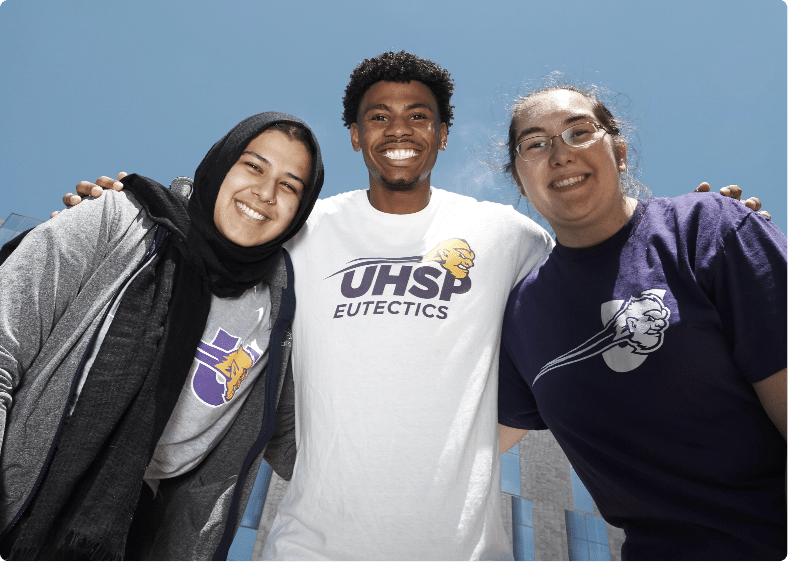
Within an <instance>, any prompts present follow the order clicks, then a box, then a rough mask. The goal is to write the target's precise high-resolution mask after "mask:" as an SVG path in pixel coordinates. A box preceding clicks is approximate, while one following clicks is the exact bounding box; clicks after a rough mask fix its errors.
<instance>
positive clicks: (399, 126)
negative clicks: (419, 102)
mask: <svg viewBox="0 0 788 562" xmlns="http://www.w3.org/2000/svg"><path fill="white" fill-rule="evenodd" d="M412 133H413V128H412V127H411V122H410V120H409V119H408V117H407V116H405V115H402V116H396V115H395V116H392V118H391V119H390V120H389V124H388V127H386V134H388V135H392V136H395V137H401V136H405V135H410V134H412Z"/></svg>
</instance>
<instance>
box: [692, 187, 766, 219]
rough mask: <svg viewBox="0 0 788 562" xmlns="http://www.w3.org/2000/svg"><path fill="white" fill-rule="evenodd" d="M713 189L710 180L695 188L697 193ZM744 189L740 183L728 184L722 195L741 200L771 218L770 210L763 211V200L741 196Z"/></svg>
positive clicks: (721, 191) (721, 190)
mask: <svg viewBox="0 0 788 562" xmlns="http://www.w3.org/2000/svg"><path fill="white" fill-rule="evenodd" d="M708 191H711V186H710V185H709V183H708V182H705V181H704V182H703V183H701V184H700V185H699V186H698V187H696V188H695V193H705V192H708ZM741 194H742V190H741V187H739V186H738V185H726V186H725V187H722V188H720V195H724V196H725V197H730V198H731V199H736V200H737V201H740V202H741V203H742V204H743V205H744V206H745V207H749V208H750V209H752V210H753V211H758V212H759V213H760V214H762V215H763V216H764V217H766V218H767V219H771V218H772V215H771V214H770V213H769V211H761V200H760V199H758V198H757V197H750V198H748V199H742V198H741Z"/></svg>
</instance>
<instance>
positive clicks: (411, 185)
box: [383, 178, 418, 192]
mask: <svg viewBox="0 0 788 562" xmlns="http://www.w3.org/2000/svg"><path fill="white" fill-rule="evenodd" d="M417 184H418V181H417V180H412V181H410V180H404V179H401V180H393V181H390V180H387V179H385V178H383V185H384V186H385V188H386V189H388V190H389V191H398V192H405V191H413V190H414V189H415V188H416V185H417Z"/></svg>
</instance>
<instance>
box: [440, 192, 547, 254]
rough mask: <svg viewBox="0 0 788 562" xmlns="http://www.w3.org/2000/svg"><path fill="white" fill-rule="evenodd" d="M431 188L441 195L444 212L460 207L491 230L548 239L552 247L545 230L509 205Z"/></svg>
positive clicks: (456, 209)
mask: <svg viewBox="0 0 788 562" xmlns="http://www.w3.org/2000/svg"><path fill="white" fill-rule="evenodd" d="M433 190H434V192H435V193H436V194H438V195H439V196H440V197H441V201H442V206H443V207H444V212H446V211H449V212H452V211H458V210H460V209H462V210H465V211H467V212H469V213H472V215H473V217H474V220H477V221H481V222H484V223H485V225H486V226H487V227H488V228H490V229H491V230H503V231H506V233H507V234H515V233H517V234H520V235H524V236H527V237H534V238H539V239H541V240H548V241H549V243H550V246H551V247H552V238H551V237H550V235H549V234H548V233H547V231H546V230H545V229H544V228H542V227H541V226H539V225H538V224H536V223H535V222H534V221H533V220H531V219H530V218H528V217H526V216H525V215H523V214H522V213H520V212H518V211H517V210H515V208H514V207H512V206H511V205H502V204H501V203H493V202H492V201H477V200H476V199H474V198H473V197H468V196H467V195H460V194H458V193H453V192H451V191H446V190H443V189H437V188H434V187H433Z"/></svg>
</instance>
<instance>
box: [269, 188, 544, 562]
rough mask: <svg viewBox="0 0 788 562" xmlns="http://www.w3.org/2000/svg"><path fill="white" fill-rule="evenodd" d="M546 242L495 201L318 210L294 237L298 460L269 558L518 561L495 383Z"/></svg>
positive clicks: (345, 199) (336, 205)
mask: <svg viewBox="0 0 788 562" xmlns="http://www.w3.org/2000/svg"><path fill="white" fill-rule="evenodd" d="M551 247H552V240H551V239H550V237H549V235H548V234H547V233H546V232H545V231H544V230H543V229H541V228H540V227H538V226H537V225H536V224H535V223H533V222H532V221H530V220H529V219H527V218H526V217H524V216H522V215H520V214H519V213H517V212H516V211H514V210H513V209H512V208H511V207H504V206H502V205H498V204H495V203H480V202H477V201H475V200H474V199H471V198H469V197H464V196H460V195H456V194H453V193H449V192H446V191H442V190H439V189H435V188H433V189H432V195H431V200H430V203H429V205H428V206H427V207H426V208H425V209H423V210H422V211H420V212H418V213H414V214H409V215H392V214H386V213H381V212H379V211H377V210H375V209H374V208H373V207H372V206H371V205H370V204H369V201H368V199H367V195H366V192H365V191H355V192H350V193H344V194H341V195H337V196H335V197H331V198H329V199H326V200H322V201H318V204H317V205H316V206H315V209H314V211H313V212H312V215H311V217H310V218H309V221H308V222H307V224H306V226H305V227H304V228H303V229H302V231H301V232H300V233H299V235H298V236H297V237H296V238H295V239H294V240H293V241H292V242H291V243H290V244H289V248H288V249H289V251H290V254H291V257H292V258H293V264H294V268H295V279H296V282H295V290H296V299H297V303H298V305H297V310H296V317H295V320H294V323H293V341H294V346H293V366H294V374H295V392H296V441H297V444H298V455H297V459H296V465H295V469H294V472H293V478H292V481H291V483H290V486H289V487H288V490H287V492H286V494H285V496H284V498H283V500H282V502H281V503H280V505H279V511H278V514H277V516H276V519H275V521H274V523H273V526H272V529H271V532H270V534H269V536H268V540H267V543H266V548H265V551H264V554H263V556H264V558H274V559H320V558H329V559H331V558H333V559H351V558H361V559H364V558H367V559H370V558H378V559H379V558H386V559H395V558H404V559H427V560H428V559H441V558H448V559H458V560H459V559H470V558H476V559H502V558H511V545H510V543H509V541H508V539H507V535H506V532H505V530H504V527H503V522H502V517H501V499H500V469H499V455H498V448H497V447H498V445H497V385H498V380H497V374H498V351H499V342H500V335H501V333H500V332H501V319H502V315H503V310H504V307H505V305H506V300H507V296H508V294H509V291H510V290H511V289H512V287H513V285H514V284H515V282H516V281H517V280H519V279H521V278H522V277H524V276H525V275H526V274H527V273H528V272H529V271H530V270H531V269H533V268H534V267H535V266H536V265H538V264H539V263H541V262H542V261H543V260H544V259H545V257H546V255H547V253H549V251H550V249H551Z"/></svg>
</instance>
